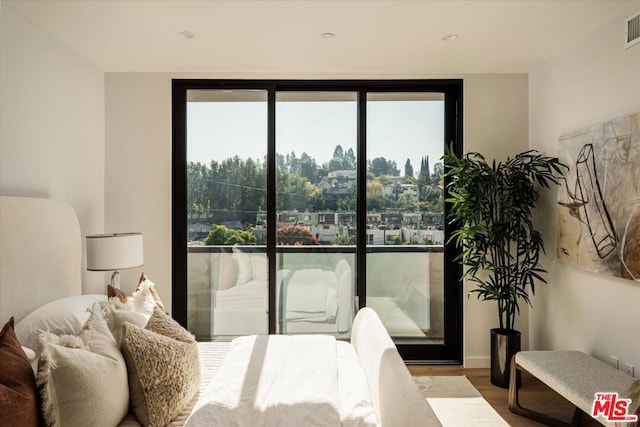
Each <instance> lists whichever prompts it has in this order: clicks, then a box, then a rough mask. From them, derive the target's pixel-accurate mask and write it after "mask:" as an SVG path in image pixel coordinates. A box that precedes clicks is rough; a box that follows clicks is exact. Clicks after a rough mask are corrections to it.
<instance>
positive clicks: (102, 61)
mask: <svg viewBox="0 0 640 427" xmlns="http://www.w3.org/2000/svg"><path fill="white" fill-rule="evenodd" d="M3 3H4V4H7V5H8V6H9V7H11V8H12V9H13V10H15V11H16V12H18V13H19V14H20V15H22V16H23V17H25V18H26V19H28V20H29V21H31V22H33V23H34V24H35V25H37V26H39V27H40V28H42V29H43V30H45V31H46V32H48V33H50V34H52V35H53V36H54V37H56V38H57V39H59V40H60V41H61V42H62V43H64V44H66V45H68V46H70V47H71V48H72V49H74V50H75V51H77V52H78V53H80V54H81V55H82V56H83V57H85V58H86V59H87V60H88V61H90V62H92V63H94V64H95V65H97V66H98V67H99V68H100V69H102V70H103V71H105V72H118V71H129V72H130V71H168V72H214V73H223V74H224V73H229V74H233V73H236V74H237V73H252V74H256V73H257V74H270V73H274V74H290V75H294V74H295V75H297V74H314V75H318V74H327V73H330V74H333V75H336V74H346V75H348V74H353V73H357V74H363V73H364V74H371V73H373V74H378V75H381V74H392V75H395V76H398V77H402V75H411V74H424V73H485V72H489V73H494V72H528V71H530V70H531V69H532V68H534V67H536V66H538V65H539V64H541V63H544V62H545V61H547V60H549V59H551V58H553V57H554V56H556V55H558V54H560V53H561V52H562V51H563V50H565V49H567V48H569V47H571V46H572V45H574V44H575V43H577V42H579V41H580V40H581V39H583V38H585V37H586V36H588V35H589V34H590V33H592V32H593V31H595V30H597V29H598V28H599V27H601V26H602V25H604V24H607V23H609V22H610V21H611V20H612V19H614V18H616V17H619V16H620V15H621V14H625V13H631V12H634V11H635V10H634V7H635V8H636V9H638V10H640V0H599V1H591V0H538V1H529V0H494V1H485V0H464V1H463V0H459V1H458V0H442V1H436V0H422V1H421V0H414V1H400V0H397V1H365V0H355V1H348V0H345V1H338V0H335V1H329V0H300V1H269V0H254V1H214V0H209V1H206V0H201V1H196V0H168V1H164V0H106V1H104V0H66V1H62V0H3ZM183 31H188V32H191V33H192V35H193V36H194V37H193V38H185V37H183V36H181V35H180V33H181V32H183ZM323 33H333V34H334V36H333V37H331V38H328V37H327V36H323V35H322V34H323ZM446 34H457V36H458V37H457V39H456V40H454V41H442V40H441V37H442V36H443V35H446ZM620 40H621V43H620V46H621V47H620V48H621V49H622V48H623V46H622V45H623V23H622V22H620Z"/></svg>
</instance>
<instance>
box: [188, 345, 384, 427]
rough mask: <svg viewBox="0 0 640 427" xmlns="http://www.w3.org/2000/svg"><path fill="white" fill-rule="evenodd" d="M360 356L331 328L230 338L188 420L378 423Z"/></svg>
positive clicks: (201, 422)
mask: <svg viewBox="0 0 640 427" xmlns="http://www.w3.org/2000/svg"><path fill="white" fill-rule="evenodd" d="M358 368H359V364H358V357H357V355H356V353H355V351H354V350H353V348H352V347H351V346H350V345H349V344H347V343H336V341H335V339H334V338H333V337H331V336H326V335H297V336H286V335H284V336H283V335H278V336H249V337H241V338H238V339H236V340H234V341H233V343H232V345H231V348H230V350H229V353H228V354H227V356H226V357H225V359H224V362H223V364H222V366H221V367H220V369H219V371H218V373H217V374H216V376H215V377H214V378H213V380H212V382H211V384H210V385H209V387H208V388H207V390H206V391H205V392H204V394H203V395H202V396H201V397H200V399H199V401H198V403H197V404H196V407H195V408H194V412H193V413H192V415H191V417H190V418H189V419H188V421H187V423H186V425H187V426H196V427H199V426H211V425H214V426H216V425H218V426H225V427H226V426H230V427H231V426H252V427H253V426H271V425H280V426H300V425H304V426H340V425H343V426H349V427H351V426H353V427H355V426H375V425H377V417H376V414H375V411H374V409H373V406H372V404H371V399H370V398H369V392H368V387H367V383H366V379H365V377H364V373H363V372H362V370H361V369H358Z"/></svg>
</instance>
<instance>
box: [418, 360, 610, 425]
mask: <svg viewBox="0 0 640 427" xmlns="http://www.w3.org/2000/svg"><path fill="white" fill-rule="evenodd" d="M409 371H410V372H411V374H412V375H427V376H436V375H465V376H466V377H467V378H468V379H469V381H471V383H472V384H473V385H474V386H475V388H477V389H478V390H479V391H480V393H481V394H482V396H483V397H484V398H485V400H486V401H487V402H489V404H490V405H491V406H492V407H493V409H495V410H496V411H497V412H498V413H499V414H500V416H501V417H502V418H504V419H505V421H506V422H507V423H509V425H511V426H513V427H520V426H523V427H524V426H526V427H529V426H542V425H544V424H540V423H538V422H536V421H533V420H530V419H528V418H524V417H521V416H519V415H516V414H514V413H512V412H510V411H509V408H508V407H507V401H508V395H509V392H508V390H507V389H504V388H500V387H496V386H494V385H492V384H491V378H490V374H489V369H465V368H462V367H460V366H427V365H411V366H409ZM520 403H521V405H522V406H524V407H526V408H529V409H533V410H535V411H539V412H543V413H545V414H547V415H550V416H552V417H554V418H559V419H561V420H566V421H568V422H569V421H571V417H572V415H573V411H574V406H573V405H571V404H570V403H569V402H568V401H566V400H565V399H564V398H562V397H561V396H560V395H558V394H557V393H555V392H554V391H553V390H550V389H549V388H548V387H546V386H545V385H544V384H542V383H541V382H540V381H538V380H536V379H535V378H533V377H531V376H530V375H528V374H526V373H523V376H522V388H521V392H520ZM582 418H583V419H582V420H581V422H580V426H584V427H587V426H589V427H591V426H599V425H600V424H599V423H597V422H595V421H594V420H592V419H590V418H589V417H582ZM584 418H587V419H584Z"/></svg>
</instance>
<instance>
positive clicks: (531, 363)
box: [515, 351, 634, 414]
mask: <svg viewBox="0 0 640 427" xmlns="http://www.w3.org/2000/svg"><path fill="white" fill-rule="evenodd" d="M515 357H516V363H517V364H518V365H520V367H522V368H523V369H525V370H526V371H528V372H529V373H531V374H532V375H534V376H535V377H536V378H538V379H539V380H540V381H542V382H544V383H545V384H546V385H547V386H549V387H550V388H552V389H553V390H555V391H556V392H557V393H559V394H560V395H562V396H563V397H564V398H565V399H567V400H568V401H570V402H571V403H573V404H574V405H576V406H577V407H579V408H580V409H582V410H583V411H584V412H586V413H587V414H590V413H591V409H592V405H593V399H594V397H595V394H596V393H597V392H618V393H619V394H620V396H627V395H628V393H629V389H630V388H631V385H632V384H633V382H634V378H633V377H630V376H628V375H625V374H624V373H623V372H622V371H618V370H616V369H614V368H613V367H611V366H609V365H607V364H606V363H604V362H601V361H599V360H597V359H594V358H593V357H591V356H589V355H587V354H585V353H582V352H580V351H521V352H519V353H516V356H515Z"/></svg>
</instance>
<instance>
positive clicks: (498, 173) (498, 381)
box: [443, 148, 566, 387]
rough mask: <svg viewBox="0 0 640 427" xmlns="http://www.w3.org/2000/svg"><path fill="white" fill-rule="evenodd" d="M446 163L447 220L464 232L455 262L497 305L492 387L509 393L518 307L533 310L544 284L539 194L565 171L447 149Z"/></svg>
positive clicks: (526, 155)
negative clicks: (535, 213)
mask: <svg viewBox="0 0 640 427" xmlns="http://www.w3.org/2000/svg"><path fill="white" fill-rule="evenodd" d="M443 159H444V164H445V167H446V173H445V176H447V177H449V178H450V181H449V183H448V185H447V188H448V190H449V195H448V197H447V200H446V201H447V202H449V203H450V212H449V217H448V220H449V221H451V222H453V223H456V224H457V225H458V228H457V229H456V230H455V231H454V232H453V233H452V234H451V236H450V238H449V240H448V242H453V243H455V245H456V247H458V248H460V249H461V252H460V254H459V255H458V256H457V257H456V258H455V260H456V261H458V262H460V263H462V264H463V265H464V266H466V267H467V268H466V271H465V273H464V275H463V278H464V279H468V280H469V281H471V282H474V283H475V284H476V285H477V286H476V288H475V289H473V290H471V291H470V292H471V293H475V294H476V295H477V297H478V299H481V300H484V301H496V302H497V304H498V319H499V328H494V329H492V330H491V383H492V384H494V385H497V386H501V387H508V386H509V366H510V362H511V356H512V355H513V354H515V353H516V352H517V351H519V350H520V332H519V331H517V330H515V328H514V324H515V319H516V314H518V313H519V312H520V305H519V303H520V301H524V302H525V303H527V304H528V305H531V300H530V298H529V293H531V295H533V294H534V293H535V282H536V281H540V282H543V283H546V281H545V279H544V278H543V277H542V275H543V274H544V273H546V270H544V269H543V268H542V267H541V266H540V263H539V258H540V252H541V251H542V252H543V253H544V244H543V241H542V236H541V235H540V233H539V232H538V231H537V230H535V229H534V226H533V221H532V210H533V209H534V207H535V205H536V201H537V200H538V192H537V189H536V188H537V187H541V188H550V186H551V184H552V183H553V184H558V180H559V177H560V176H562V175H563V173H564V170H565V169H566V166H565V165H564V164H562V163H561V162H560V161H559V160H558V159H557V158H556V157H544V156H542V155H540V154H538V152H536V151H535V150H530V151H526V152H523V153H520V154H518V155H516V156H515V157H513V158H507V160H506V161H505V162H499V163H496V161H495V160H494V161H493V162H492V163H491V164H489V163H487V161H486V160H485V158H484V157H483V156H482V155H481V154H479V153H468V154H465V155H463V156H457V155H456V154H455V153H453V150H452V149H451V148H449V149H447V150H446V153H445V155H444V157H443Z"/></svg>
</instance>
